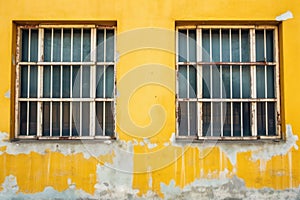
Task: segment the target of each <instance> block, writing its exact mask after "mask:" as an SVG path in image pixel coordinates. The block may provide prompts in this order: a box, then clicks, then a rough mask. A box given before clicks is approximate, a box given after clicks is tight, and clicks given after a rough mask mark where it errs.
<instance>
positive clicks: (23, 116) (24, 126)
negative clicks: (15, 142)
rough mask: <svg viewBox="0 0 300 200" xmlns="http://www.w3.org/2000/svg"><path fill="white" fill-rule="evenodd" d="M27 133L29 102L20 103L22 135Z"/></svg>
mask: <svg viewBox="0 0 300 200" xmlns="http://www.w3.org/2000/svg"><path fill="white" fill-rule="evenodd" d="M26 132H27V102H20V135H26Z"/></svg>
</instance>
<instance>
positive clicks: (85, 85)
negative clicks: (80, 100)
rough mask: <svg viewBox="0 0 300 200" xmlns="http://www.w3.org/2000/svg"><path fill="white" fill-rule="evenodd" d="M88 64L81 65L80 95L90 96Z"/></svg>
mask: <svg viewBox="0 0 300 200" xmlns="http://www.w3.org/2000/svg"><path fill="white" fill-rule="evenodd" d="M90 68H91V67H90V66H83V67H82V97H84V98H89V97H90V80H91V79H90Z"/></svg>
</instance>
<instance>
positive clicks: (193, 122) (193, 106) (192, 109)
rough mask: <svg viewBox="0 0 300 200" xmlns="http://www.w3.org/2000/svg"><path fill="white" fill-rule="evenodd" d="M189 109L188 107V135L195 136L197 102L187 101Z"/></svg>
mask: <svg viewBox="0 0 300 200" xmlns="http://www.w3.org/2000/svg"><path fill="white" fill-rule="evenodd" d="M189 109H190V111H189V112H190V135H191V136H197V132H198V130H197V127H198V126H197V123H198V120H197V113H198V112H197V103H196V102H190V103H189Z"/></svg>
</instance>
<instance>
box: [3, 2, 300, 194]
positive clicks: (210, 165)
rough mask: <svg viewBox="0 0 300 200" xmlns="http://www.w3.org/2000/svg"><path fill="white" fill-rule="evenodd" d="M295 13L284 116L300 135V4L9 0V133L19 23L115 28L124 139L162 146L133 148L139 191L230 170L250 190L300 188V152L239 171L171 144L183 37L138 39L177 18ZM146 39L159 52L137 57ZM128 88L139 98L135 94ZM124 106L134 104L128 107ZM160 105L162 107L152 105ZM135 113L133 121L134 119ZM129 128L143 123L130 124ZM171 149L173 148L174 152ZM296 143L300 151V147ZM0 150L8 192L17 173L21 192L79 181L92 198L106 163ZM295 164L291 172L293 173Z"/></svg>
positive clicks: (287, 29) (214, 153)
mask: <svg viewBox="0 0 300 200" xmlns="http://www.w3.org/2000/svg"><path fill="white" fill-rule="evenodd" d="M287 10H290V11H291V12H292V13H293V15H294V18H293V19H289V20H287V21H285V22H283V25H282V33H281V34H282V41H281V43H282V45H283V46H282V47H281V48H282V49H281V58H282V60H281V62H282V64H283V65H282V66H281V67H282V68H281V72H282V74H281V75H282V76H281V83H282V89H283V90H282V100H283V101H282V102H283V105H282V106H283V109H284V116H282V117H283V118H284V120H285V121H284V122H285V124H291V125H292V128H293V133H294V134H297V135H298V136H300V120H299V115H300V106H299V104H300V95H299V93H298V91H299V75H300V67H298V65H299V64H298V58H299V55H300V48H299V46H300V38H299V32H300V7H299V3H298V1H292V0H287V1H280V0H265V1H259V0H244V1H241V0H210V1H208V0H206V1H204V0H202V1H199V0H189V1H180V0H178V1H172V0H165V1H160V0H151V1H148V0H118V1H117V0H101V1H99V0H64V1H61V0H52V1H40V0H26V1H25V0H10V1H6V0H0V24H1V27H0V44H1V48H0V111H1V116H0V131H1V132H5V133H10V123H13V119H12V117H11V115H10V112H11V104H13V101H12V98H11V99H8V98H5V97H4V94H5V93H6V92H7V91H8V90H10V89H12V88H11V85H12V82H13V81H14V80H12V78H11V77H12V74H11V73H12V72H13V71H12V67H14V66H13V64H12V57H13V56H14V52H13V51H12V49H13V47H14V46H13V45H14V44H13V42H12V41H13V37H15V35H13V23H14V21H52V20H55V21H58V22H59V21H82V22H85V21H101V20H106V21H107V20H108V21H116V22H117V37H119V36H120V40H118V42H117V50H118V51H119V52H120V53H121V57H120V60H119V62H118V64H117V81H118V84H119V83H120V82H122V80H123V81H124V82H122V83H125V84H122V85H121V84H120V85H118V92H119V93H120V96H119V97H118V100H117V133H118V136H119V139H120V140H122V141H125V142H127V141H132V140H133V139H135V140H137V141H138V142H141V141H143V138H141V136H143V137H149V136H151V138H150V143H151V144H156V145H157V146H156V147H154V148H148V146H147V144H144V145H136V146H134V149H133V151H134V156H133V172H137V173H133V175H132V176H133V181H132V188H133V189H138V190H139V195H144V194H146V193H147V191H148V190H153V191H154V192H156V193H157V194H159V195H160V196H163V194H162V193H161V188H160V184H161V183H164V184H167V185H168V184H169V183H170V181H171V180H174V181H175V183H176V186H178V187H180V188H183V187H185V186H187V185H188V184H190V183H192V182H193V181H195V180H196V179H218V178H219V177H220V173H221V172H223V171H224V170H225V169H227V170H228V173H227V175H226V176H228V178H230V177H232V176H233V175H237V176H238V177H239V178H242V179H243V180H244V181H245V184H246V186H247V187H249V188H264V187H270V188H274V189H286V188H292V187H298V186H299V184H300V178H299V177H300V165H299V160H300V151H299V150H298V151H297V150H294V149H292V150H290V153H289V154H286V155H278V156H274V157H272V159H271V160H269V161H261V160H256V161H253V160H251V152H244V153H238V154H237V163H236V165H235V166H233V165H232V164H231V163H230V161H229V159H228V158H227V157H226V155H225V154H224V153H223V152H222V151H221V150H220V149H219V148H213V149H206V150H200V149H199V148H197V147H188V146H187V147H177V146H172V144H170V143H168V142H169V139H170V137H171V136H172V134H173V133H174V132H175V128H176V125H175V96H174V91H175V72H174V69H175V55H174V53H172V52H174V43H173V44H172V42H169V40H170V41H173V42H174V38H172V34H166V40H163V41H161V42H160V43H157V37H156V35H155V34H148V35H145V32H143V31H139V29H144V28H149V27H150V28H153V27H154V28H161V29H163V30H169V31H170V32H172V31H173V30H174V29H175V21H176V20H191V21H205V20H216V21H220V20H233V21H236V20H246V21H260V20H271V21H274V20H275V17H276V16H278V15H280V14H282V13H284V12H286V11H287ZM130 31H132V32H133V34H134V35H131V36H129V39H130V38H131V39H134V40H133V41H134V42H131V41H132V40H128V38H127V37H126V35H125V36H124V34H126V33H128V32H130ZM167 32H168V31H167ZM142 33H143V34H142ZM129 35H130V34H129ZM122 36H123V40H122ZM138 36H140V37H141V38H142V37H143V38H144V39H145V38H146V39H147V40H146V41H147V42H148V44H150V46H151V45H153V46H152V47H154V49H148V48H147V49H136V47H137V46H139V39H138ZM173 37H174V35H173ZM126 39H127V40H126ZM168 39H169V40H168ZM128 45H129V46H130V45H132V46H131V48H132V49H130V48H129V49H126V48H128ZM135 45H136V46H135ZM143 45H145V44H144V43H143ZM142 48H143V46H142ZM162 49H164V50H162ZM165 49H167V51H166V50H165ZM168 50H169V52H168ZM130 51H132V52H130ZM143 65H146V66H148V68H149V71H147V70H146V71H147V72H146V71H145V74H143V73H141V72H140V71H133V73H136V79H134V80H132V79H131V82H130V80H128V79H126V76H128V74H130V73H131V72H132V71H131V70H135V69H137V68H138V67H140V66H143ZM157 66H158V68H159V67H161V68H162V69H164V70H165V71H163V72H162V74H155V72H156V71H153V76H152V75H151V73H152V72H151V70H152V69H158V68H156V67H157ZM162 66H164V67H162ZM165 67H166V68H167V69H165ZM168 69H169V70H170V71H172V70H173V72H174V73H173V74H169V73H168ZM149 74H150V75H149ZM147 75H149V76H150V78H149V79H151V78H153V77H156V79H155V80H160V81H161V83H162V84H166V85H168V87H169V88H168V87H165V86H164V85H157V84H147V85H143V86H140V85H139V87H135V85H134V84H135V82H134V81H137V80H138V79H139V78H140V81H147V80H148V79H147ZM146 83H147V82H145V84H146ZM129 86H130V88H132V89H134V90H133V91H126V88H128V87H129ZM124 102H125V104H122V103H124ZM126 102H128V107H127V108H124V107H123V106H122V105H126ZM153 105H158V106H156V107H152V106H153ZM151 109H152V112H150V110H151ZM127 111H128V112H129V116H130V118H127V117H126V113H125V112H127ZM129 120H131V121H133V122H134V123H133V124H129V123H128V122H129ZM153 120H154V121H153ZM155 120H158V121H159V122H160V123H162V127H159V126H161V125H160V124H154V125H153V124H152V123H153V122H155ZM151 124H152V125H153V126H151ZM285 124H283V126H285ZM131 125H132V126H131ZM157 126H158V127H157ZM127 130H129V131H127ZM10 134H11V133H10ZM37 142H38V141H37ZM164 143H168V146H167V145H164ZM297 144H298V146H300V142H299V141H298V142H297ZM199 145H201V144H199ZM0 150H1V151H2V152H4V153H3V154H1V155H0V166H1V170H0V184H1V183H3V181H4V179H5V177H6V176H8V175H10V174H11V175H14V176H16V177H17V180H18V186H19V188H20V191H21V192H24V193H36V192H40V191H43V189H44V188H45V187H46V186H52V187H53V188H54V189H56V190H58V191H63V190H65V189H67V187H68V183H67V180H68V178H71V180H72V182H74V183H76V188H78V189H82V190H84V191H86V192H88V193H90V194H93V193H94V190H95V188H94V185H95V184H96V176H97V175H96V166H97V164H99V161H97V160H95V159H93V158H90V159H86V158H84V157H83V155H82V154H70V155H63V154H61V153H58V152H50V151H49V152H46V153H45V154H39V153H36V152H31V153H30V154H17V155H13V154H8V153H5V151H6V147H1V148H0ZM201 155H205V156H201ZM114 156H115V155H114V154H112V155H108V156H107V157H106V156H104V157H102V159H104V160H105V161H106V162H110V163H113V157H114ZM289 159H291V160H292V162H291V161H290V160H289ZM262 162H263V163H262ZM290 163H292V166H289V164H290ZM102 164H103V163H102ZM150 179H152V182H151V184H149V180H150Z"/></svg>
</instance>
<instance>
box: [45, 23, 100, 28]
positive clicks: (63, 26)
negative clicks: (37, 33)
mask: <svg viewBox="0 0 300 200" xmlns="http://www.w3.org/2000/svg"><path fill="white" fill-rule="evenodd" d="M39 27H40V28H95V27H96V25H94V24H40V25H39Z"/></svg>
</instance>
